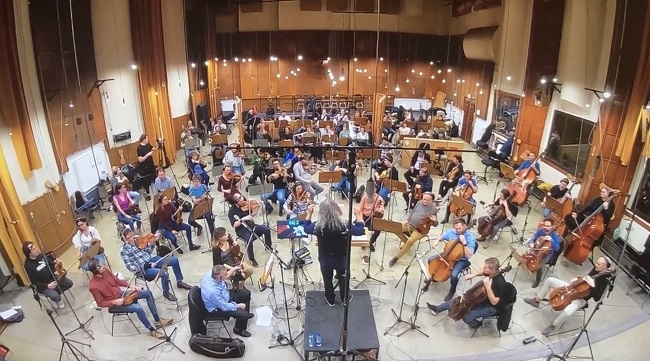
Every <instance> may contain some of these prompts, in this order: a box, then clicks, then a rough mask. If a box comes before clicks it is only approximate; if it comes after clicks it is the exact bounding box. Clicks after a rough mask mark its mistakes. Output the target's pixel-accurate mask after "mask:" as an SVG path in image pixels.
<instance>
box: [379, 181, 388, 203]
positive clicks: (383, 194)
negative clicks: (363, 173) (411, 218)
mask: <svg viewBox="0 0 650 361" xmlns="http://www.w3.org/2000/svg"><path fill="white" fill-rule="evenodd" d="M379 196H380V197H381V198H383V199H384V204H388V201H389V200H390V189H388V188H387V187H384V186H383V185H382V186H381V189H380V190H379Z"/></svg>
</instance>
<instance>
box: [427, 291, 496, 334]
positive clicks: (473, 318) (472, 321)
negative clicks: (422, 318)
mask: <svg viewBox="0 0 650 361" xmlns="http://www.w3.org/2000/svg"><path fill="white" fill-rule="evenodd" d="M453 304H454V299H453V298H452V299H451V300H449V301H447V302H445V303H443V304H441V305H438V306H436V308H437V309H438V311H439V312H442V311H447V310H448V309H449V308H451V305H453ZM497 313H498V311H497V309H496V308H494V306H492V304H491V303H490V301H485V302H481V303H479V304H478V305H476V306H474V307H472V308H471V309H470V310H469V312H467V314H466V315H465V317H463V322H465V323H466V324H467V325H468V326H469V327H472V328H478V327H479V326H481V322H479V319H480V318H483V317H489V316H494V315H496V314H497Z"/></svg>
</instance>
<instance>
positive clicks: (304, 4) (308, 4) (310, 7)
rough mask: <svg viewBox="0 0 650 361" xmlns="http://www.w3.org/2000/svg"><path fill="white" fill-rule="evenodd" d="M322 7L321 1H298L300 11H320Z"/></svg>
mask: <svg viewBox="0 0 650 361" xmlns="http://www.w3.org/2000/svg"><path fill="white" fill-rule="evenodd" d="M322 7H323V1H322V0H300V10H301V11H320V10H321V8H322Z"/></svg>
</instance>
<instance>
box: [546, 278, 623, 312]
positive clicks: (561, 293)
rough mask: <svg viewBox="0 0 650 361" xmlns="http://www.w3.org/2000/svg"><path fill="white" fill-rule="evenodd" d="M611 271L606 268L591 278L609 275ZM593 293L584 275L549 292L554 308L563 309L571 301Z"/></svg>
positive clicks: (550, 301)
mask: <svg viewBox="0 0 650 361" xmlns="http://www.w3.org/2000/svg"><path fill="white" fill-rule="evenodd" d="M611 274H612V273H611V271H609V270H606V271H603V272H600V273H599V274H597V275H594V276H593V277H591V279H596V278H598V277H603V276H609V275H611ZM590 293H591V286H590V285H589V284H588V283H587V281H585V278H584V277H578V279H577V280H575V281H573V282H571V283H570V284H569V285H567V286H562V287H558V288H554V289H552V290H551V292H550V293H549V294H548V303H549V304H550V305H551V307H552V308H553V310H555V311H562V310H563V309H565V308H566V306H568V305H570V304H571V302H573V301H575V300H579V299H582V298H585V297H587V296H589V294H590Z"/></svg>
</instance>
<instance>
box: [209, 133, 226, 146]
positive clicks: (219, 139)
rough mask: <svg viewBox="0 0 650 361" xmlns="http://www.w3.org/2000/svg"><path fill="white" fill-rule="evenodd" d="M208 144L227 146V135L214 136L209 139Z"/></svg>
mask: <svg viewBox="0 0 650 361" xmlns="http://www.w3.org/2000/svg"><path fill="white" fill-rule="evenodd" d="M210 144H211V145H221V144H228V135H225V134H221V133H219V134H214V135H212V137H211V138H210Z"/></svg>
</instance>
